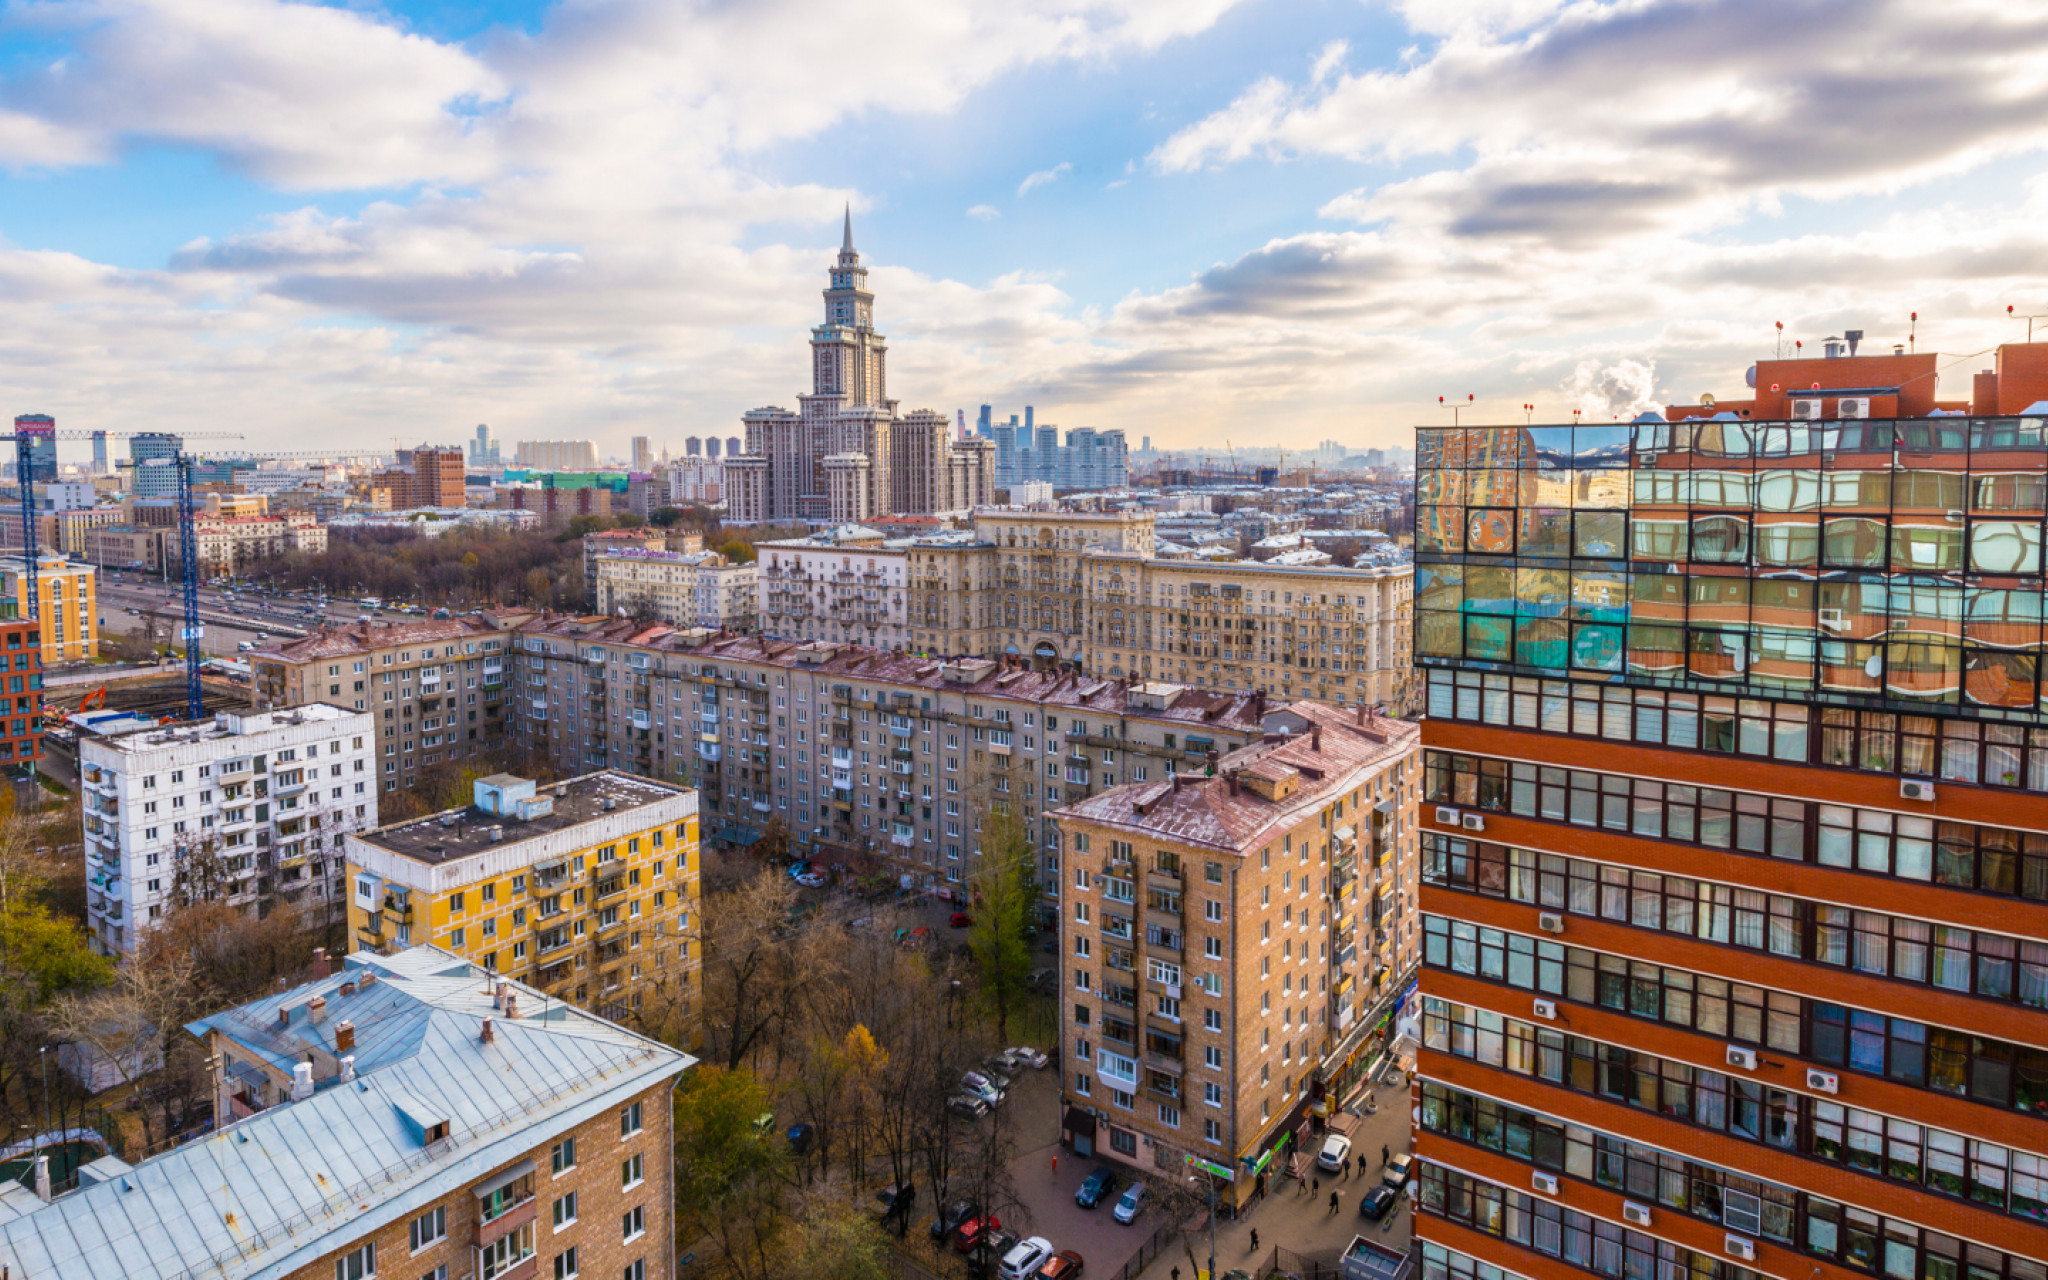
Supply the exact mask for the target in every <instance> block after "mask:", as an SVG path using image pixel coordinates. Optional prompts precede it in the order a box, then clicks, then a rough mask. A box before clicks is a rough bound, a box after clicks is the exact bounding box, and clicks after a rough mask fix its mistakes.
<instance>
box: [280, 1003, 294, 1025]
mask: <svg viewBox="0 0 2048 1280" xmlns="http://www.w3.org/2000/svg"><path fill="white" fill-rule="evenodd" d="M277 1025H278V1026H279V1027H288V1026H290V1025H292V1011H291V1010H290V1009H287V1008H285V1007H284V1006H283V1005H279V1006H277Z"/></svg>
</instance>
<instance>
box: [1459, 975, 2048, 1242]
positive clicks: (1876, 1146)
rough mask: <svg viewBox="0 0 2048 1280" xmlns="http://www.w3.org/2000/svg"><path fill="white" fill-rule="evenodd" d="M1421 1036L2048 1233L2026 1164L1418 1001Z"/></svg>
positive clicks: (2025, 1158) (1709, 1074)
mask: <svg viewBox="0 0 2048 1280" xmlns="http://www.w3.org/2000/svg"><path fill="white" fill-rule="evenodd" d="M1422 1035H1423V1040H1422V1043H1423V1046H1424V1047H1425V1048H1429V1049H1433V1050H1436V1051H1438V1052H1440V1053H1448V1054H1450V1055H1452V1056H1453V1057H1458V1058H1466V1059H1470V1060H1471V1061H1473V1062H1477V1063H1481V1064H1483V1065H1485V1066H1489V1067H1496V1068H1499V1069H1501V1070H1504V1071H1509V1072H1512V1073H1514V1074H1516V1075H1522V1076H1528V1077H1531V1078H1533V1079H1537V1080H1543V1081H1546V1082H1548V1083H1550V1084H1553V1085H1556V1086H1557V1087H1559V1088H1562V1089H1568V1090H1571V1091H1572V1092H1574V1093H1580V1094H1585V1095H1586V1096H1588V1097H1593V1098H1601V1099H1605V1100H1607V1101H1609V1102H1612V1103H1616V1104H1618V1105H1621V1106H1627V1107H1637V1108H1640V1109H1642V1110H1644V1111H1649V1112H1652V1113H1654V1114H1656V1115H1659V1116H1662V1117H1663V1118H1665V1119H1667V1120H1673V1121H1676V1122H1678V1123H1680V1124H1685V1125H1691V1126H1693V1127H1695V1128H1699V1129H1707V1130H1712V1131H1714V1132H1717V1133H1722V1134H1725V1135H1727V1136H1728V1137H1731V1138H1736V1139H1740V1140H1742V1141H1745V1142H1754V1143H1758V1144H1761V1145H1763V1146H1769V1147H1776V1148H1778V1149H1780V1150H1783V1151H1787V1152H1791V1153H1794V1154H1797V1155H1801V1156H1805V1157H1808V1158H1810V1159H1813V1160H1817V1161H1821V1162H1824V1163H1826V1164H1830V1165H1833V1166H1835V1167H1837V1168H1841V1169H1847V1170H1851V1171H1854V1172H1857V1173H1862V1174H1867V1175H1869V1176H1871V1177H1874V1178H1883V1179H1886V1180H1888V1181H1892V1182H1901V1183H1908V1184H1911V1185H1912V1186H1915V1187H1919V1188H1923V1189H1925V1190H1929V1191H1933V1192H1936V1193H1938V1194H1941V1195H1949V1196H1957V1197H1966V1198H1968V1199H1970V1200H1973V1201H1975V1202H1976V1203H1978V1204H1982V1205H1985V1206H1986V1207H1988V1208H1992V1209H1996V1210H1998V1211H2000V1212H2002V1213H2009V1214H2013V1215H2015V1216H2018V1217H2023V1218H2031V1219H2035V1220H2040V1221H2048V1212H2044V1205H2043V1202H2042V1199H2041V1195H2040V1192H2041V1190H2042V1183H2041V1178H2042V1175H2043V1174H2044V1173H2048V1161H2044V1160H2043V1159H2042V1157H2040V1156H2039V1155H2037V1154H2036V1153H2033V1152H2026V1151H2019V1150H2014V1149H2010V1148H2006V1147H2003V1146H2000V1145H1998V1144H1996V1143H1986V1142H1980V1141H1977V1140H1975V1139H1971V1138H1968V1137H1966V1136H1964V1135H1962V1134H1958V1133H1949V1132H1947V1131H1945V1130H1941V1129H1933V1128H1929V1127H1927V1126H1925V1125H1920V1124H1914V1123H1912V1122H1910V1121H1905V1120H1900V1119H1897V1118H1895V1117H1891V1116H1886V1115H1883V1114H1882V1113H1879V1112H1875V1111H1867V1110H1864V1109H1862V1108H1860V1107H1851V1106H1848V1105H1845V1104H1843V1103H1840V1102H1834V1101H1830V1100H1828V1099H1826V1098H1821V1097H1816V1096H1812V1095H1809V1094H1801V1093H1793V1092H1791V1091H1789V1090H1785V1089H1777V1088H1773V1087H1771V1086H1770V1085H1767V1084H1764V1083H1761V1082H1759V1081H1755V1080H1750V1079H1746V1078H1744V1077H1742V1076H1735V1075H1728V1074H1726V1073H1724V1072H1720V1071H1710V1070H1708V1069H1707V1068H1705V1067H1695V1066H1692V1065H1691V1064H1689V1063H1684V1062H1675V1061H1673V1060H1671V1059H1669V1058H1660V1057H1657V1056H1656V1055H1654V1054H1649V1053H1644V1052H1642V1051H1640V1050H1636V1049H1628V1048H1624V1047H1622V1046H1620V1045H1612V1044H1606V1043H1604V1042H1601V1041H1598V1040H1589V1039H1587V1038H1585V1037H1584V1036H1575V1035H1569V1034H1567V1033H1565V1032H1562V1031H1553V1030H1551V1029H1550V1028H1548V1027H1541V1026H1538V1025H1536V1024H1534V1023H1529V1022H1523V1021H1521V1020H1520V1019H1517V1018H1509V1017H1505V1016H1503V1015H1501V1014H1497V1013H1493V1012H1490V1011H1488V1010H1485V1009H1475V1008H1472V1007H1471V1006H1469V1005H1461V1004H1454V1003H1452V1002H1450V1001H1447V1000H1440V999H1437V998H1434V997H1424V999H1423V1010H1422ZM1972 1159H1978V1160H1979V1161H1980V1163H1981V1165H1982V1168H1981V1170H1978V1169H1976V1167H1975V1166H1972V1165H1971V1164H1970V1161H1971V1160H1972ZM1994 1169H2005V1170H2009V1171H2011V1172H2012V1173H2015V1174H2024V1175H2025V1182H2024V1184H2023V1185H2022V1186H2020V1187H2017V1188H2016V1187H2015V1186H2014V1185H2013V1183H2012V1180H2011V1179H2010V1178H1998V1177H1994V1176H1993V1174H1992V1172H1991V1171H1992V1170H1994ZM1980 1175H1981V1176H1980Z"/></svg>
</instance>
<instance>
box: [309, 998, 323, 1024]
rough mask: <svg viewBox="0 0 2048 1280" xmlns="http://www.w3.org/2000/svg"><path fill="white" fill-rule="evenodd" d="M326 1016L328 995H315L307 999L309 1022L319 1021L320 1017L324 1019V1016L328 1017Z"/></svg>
mask: <svg viewBox="0 0 2048 1280" xmlns="http://www.w3.org/2000/svg"><path fill="white" fill-rule="evenodd" d="M326 1016H327V997H326V996H314V997H313V998H312V999H311V1000H308V1001H306V1020H307V1021H308V1022H318V1021H320V1019H322V1018H324V1017H326Z"/></svg>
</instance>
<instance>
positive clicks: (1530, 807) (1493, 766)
mask: <svg viewBox="0 0 2048 1280" xmlns="http://www.w3.org/2000/svg"><path fill="white" fill-rule="evenodd" d="M1424 769H1425V781H1424V787H1425V790H1424V799H1425V800H1426V801H1427V802H1429V803H1431V804H1440V805H1450V806H1455V807H1457V808H1460V809H1477V810H1479V811H1480V812H1482V813H1508V814H1513V815H1515V816H1517V817H1522V818H1536V819H1540V820H1543V821H1546V822H1568V823H1571V824H1573V825H1575V826H1582V827H1600V828H1603V829H1605V830H1608V831H1622V832H1627V833H1628V834H1630V835H1634V836H1644V837H1648V838H1650V839H1656V840H1673V841H1677V842H1679V843H1682V844H1695V845H1703V846H1705V847H1706V848H1709V849H1721V850H1726V851H1730V852H1737V853H1753V854H1757V855H1760V856H1763V857H1770V858H1782V859H1785V860H1788V861H1793V862H1810V863H1813V864H1815V865H1817V866H1823V867H1840V868H1842V869H1844V870H1854V871H1865V872H1869V873H1871V874H1873V875H1882V876H1895V877H1898V878H1900V879H1903V880H1917V881H1921V882H1923V883H1928V884H1938V885H1945V886H1948V887H1951V888H1957V889H1982V890H1984V891H1986V892H1988V893H1997V894H2004V895H2008V896H2016V897H2022V898H2029V899H2033V900H2035V901H2048V832H2039V831H2015V830H2011V829H2009V828H2006V827H1987V826H1979V825H1977V824H1976V823H1971V822H1948V821H1936V820H1935V819H1933V818H1927V817H1920V816H1918V815H1915V814H1895V813H1890V812H1887V811H1884V810H1879V809H1855V808H1851V807H1849V806H1848V805H1835V804H1822V803H1817V802H1808V801H1805V800H1789V799H1784V798H1782V797H1777V796H1766V795H1757V794H1753V793H1748V792H1741V791H1729V790H1725V789H1722V788H1718V787H1699V786H1692V785H1690V784H1685V783H1675V782H1661V781H1657V780H1654V779H1649V778H1631V777H1626V776H1623V775H1620V774H1610V773H1597V772H1594V771H1591V770H1586V769H1563V768H1556V767H1553V766H1549V765H1537V764H1531V763H1528V762H1526V761H1515V760H1500V759H1495V758H1492V757H1488V756H1472V755H1465V754H1462V753H1454V752H1447V751H1431V752H1428V753H1426V755H1425V760H1424Z"/></svg>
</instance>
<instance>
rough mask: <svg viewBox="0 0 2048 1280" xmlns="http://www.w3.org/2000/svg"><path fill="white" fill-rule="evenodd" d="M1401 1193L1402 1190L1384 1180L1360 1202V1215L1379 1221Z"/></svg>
mask: <svg viewBox="0 0 2048 1280" xmlns="http://www.w3.org/2000/svg"><path fill="white" fill-rule="evenodd" d="M1400 1195H1401V1193H1400V1192H1398V1191H1396V1190H1394V1189H1393V1188H1392V1187H1390V1186H1388V1185H1387V1184H1386V1183H1384V1182H1382V1183H1381V1184H1380V1185H1378V1186H1376V1187H1374V1188H1373V1189H1372V1190H1370V1191H1368V1192H1366V1193H1365V1198H1364V1199H1363V1200H1360V1201H1359V1202H1358V1216H1359V1217H1361V1218H1369V1219H1371V1220H1372V1221H1374V1222H1378V1221H1379V1220H1380V1217H1381V1215H1383V1214H1385V1213H1386V1211H1387V1210H1388V1209H1389V1208H1390V1207H1392V1205H1393V1203H1394V1201H1395V1200H1397V1199H1399V1198H1400Z"/></svg>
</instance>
